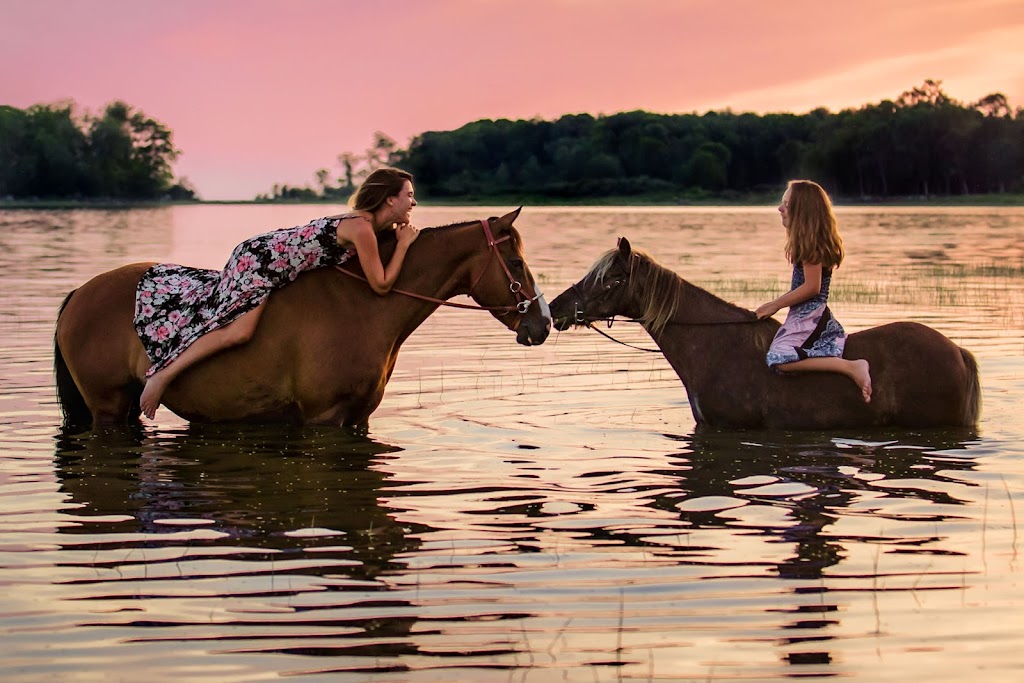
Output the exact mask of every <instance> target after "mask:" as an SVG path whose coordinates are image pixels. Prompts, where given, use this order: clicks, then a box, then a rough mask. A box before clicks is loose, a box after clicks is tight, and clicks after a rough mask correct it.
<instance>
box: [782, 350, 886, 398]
mask: <svg viewBox="0 0 1024 683" xmlns="http://www.w3.org/2000/svg"><path fill="white" fill-rule="evenodd" d="M775 368H776V369H777V370H779V371H780V372H838V373H839V374H841V375H846V376H847V377H849V378H850V379H852V380H853V381H854V382H855V383H856V384H857V386H858V387H859V388H860V393H861V395H862V396H863V397H864V402H865V403H868V402H870V401H871V366H870V365H868V362H867V361H866V360H864V359H860V358H859V359H857V360H847V359H845V358H833V357H826V358H805V359H804V360H798V361H793V362H792V363H783V364H782V365H776V366H775Z"/></svg>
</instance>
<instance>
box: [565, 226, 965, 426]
mask: <svg viewBox="0 0 1024 683" xmlns="http://www.w3.org/2000/svg"><path fill="white" fill-rule="evenodd" d="M551 311H552V316H553V317H554V319H555V324H556V327H557V328H558V329H563V330H564V329H566V328H568V327H570V326H571V325H573V324H584V325H586V324H589V323H590V322H593V321H595V320H602V319H607V318H612V317H614V316H626V317H629V318H635V319H639V320H640V321H641V322H643V324H644V327H645V328H646V329H647V331H648V332H649V333H650V334H651V337H652V338H653V339H654V341H655V342H656V343H657V345H658V347H659V348H660V349H661V351H662V352H663V353H664V354H665V358H666V360H668V362H669V363H670V364H671V365H672V368H673V369H674V370H675V371H676V374H677V375H679V378H680V380H682V382H683V385H684V386H685V387H686V392H687V395H688V397H689V402H690V408H691V410H692V412H693V417H694V420H696V422H697V424H698V425H707V426H711V427H724V428H770V429H827V428H834V427H882V426H898V427H952V426H964V427H970V426H973V425H974V424H975V423H976V422H977V419H978V414H979V410H980V387H979V380H978V366H977V363H976V362H975V360H974V357H973V356H972V355H971V353H970V352H969V351H967V350H965V349H962V348H960V347H959V346H957V345H956V344H954V343H953V342H952V341H950V340H949V339H948V338H946V337H945V336H943V335H942V334H940V333H939V332H937V331H935V330H934V329H932V328H930V327H927V326H925V325H920V324H918V323H913V322H897V323H891V324H888V325H882V326H879V327H874V328H871V329H868V330H864V331H861V332H857V333H854V334H851V335H850V336H849V338H848V339H847V342H846V349H845V352H844V354H843V356H844V357H845V358H849V359H857V358H863V359H866V360H867V361H868V362H869V363H870V366H871V377H872V384H873V388H874V391H873V393H872V397H871V402H870V403H865V402H864V401H863V399H862V398H861V395H860V391H859V389H858V388H857V386H856V385H855V384H854V383H853V382H851V381H850V380H849V379H848V378H846V377H844V376H841V375H838V374H834V373H824V372H806V373H790V374H787V375H781V374H779V373H776V372H774V371H772V370H771V369H769V368H768V367H767V365H766V364H765V354H766V352H767V350H768V347H769V345H770V344H771V341H772V338H773V337H774V336H775V332H776V331H777V330H778V329H779V323H778V322H777V321H775V320H772V319H770V318H768V319H765V320H757V319H756V317H755V316H754V314H753V313H752V312H751V311H748V310H745V309H742V308H740V307H738V306H734V305H733V304H730V303H727V302H725V301H723V300H722V299H719V298H718V297H716V296H714V295H713V294H710V293H709V292H706V291H704V290H703V289H701V288H699V287H696V286H694V285H692V284H690V283H689V282H687V281H686V280H684V279H682V278H680V277H679V276H678V275H676V274H675V273H672V272H671V271H669V270H668V269H666V268H664V267H662V266H660V265H658V264H657V263H656V262H654V260H653V259H651V258H650V257H649V256H647V255H645V254H642V253H638V252H634V251H633V250H632V248H631V247H630V244H629V242H628V241H627V240H626V239H625V238H623V239H620V240H619V248H618V249H617V250H612V251H609V252H608V253H607V254H605V255H604V256H603V257H602V258H601V259H600V260H599V261H598V263H597V264H595V266H594V268H593V269H591V271H590V272H589V273H588V274H587V275H586V276H585V277H584V278H583V279H582V280H580V281H579V282H578V283H576V284H575V285H573V286H572V287H570V288H569V289H567V290H566V291H565V292H563V293H561V294H559V295H558V296H557V297H556V298H555V300H554V301H553V302H552V304H551Z"/></svg>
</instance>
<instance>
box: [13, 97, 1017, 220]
mask: <svg viewBox="0 0 1024 683" xmlns="http://www.w3.org/2000/svg"><path fill="white" fill-rule="evenodd" d="M178 155H179V151H178V150H177V149H176V148H175V147H174V144H173V141H172V134H171V130H170V129H169V128H168V127H167V126H165V125H164V124H162V123H160V122H158V121H156V120H154V119H152V118H149V117H147V116H146V115H144V114H143V113H142V112H139V111H136V110H134V109H133V108H132V107H130V106H129V105H127V104H125V103H123V102H114V103H112V104H110V105H108V106H107V108H106V110H105V111H104V112H103V113H102V114H101V115H99V116H92V115H85V116H77V115H76V114H75V111H74V104H73V103H62V104H55V105H35V106H32V107H29V108H28V109H25V110H21V109H16V108H14V107H9V106H0V199H3V198H14V199H20V198H63V199H86V200H88V199H93V198H97V199H118V200H151V199H172V200H189V199H194V198H195V192H194V191H193V190H192V188H190V187H189V186H188V183H187V182H186V181H178V180H176V179H175V178H174V176H173V173H172V170H171V166H172V164H173V162H174V161H175V159H177V157H178ZM385 164H387V165H393V166H399V167H401V168H405V169H407V170H409V171H411V172H412V173H413V174H415V176H416V187H417V193H418V194H419V195H420V196H421V197H423V198H435V199H440V200H451V201H481V200H487V199H488V198H503V199H520V200H523V201H531V200H536V201H542V200H550V201H570V202H573V201H575V202H588V201H596V200H601V199H605V198H621V199H625V200H629V199H631V198H632V199H633V200H635V201H638V202H640V201H662V202H687V201H701V200H709V201H713V200H725V201H731V200H732V201H744V200H750V199H752V198H753V199H757V198H758V197H763V196H765V195H767V194H770V193H777V192H778V191H779V190H780V188H781V186H782V185H783V184H784V183H785V181H786V180H787V179H790V178H813V179H815V180H817V181H819V182H820V183H822V185H824V186H825V187H826V189H828V190H829V191H830V192H831V193H832V194H833V195H835V196H837V197H845V198H863V199H865V200H872V199H886V198H930V197H955V196H967V195H975V194H984V195H990V194H999V193H1021V192H1024V109H1022V108H1017V109H1016V110H1014V109H1011V107H1010V105H1009V103H1008V102H1007V100H1006V98H1005V97H1004V96H1003V95H1001V94H993V95H989V96H988V97H985V98H983V99H981V100H980V101H978V102H974V103H970V104H964V103H961V102H958V101H956V100H954V99H953V98H951V97H949V96H948V95H947V94H946V93H945V92H943V91H942V88H941V83H940V82H938V81H925V83H924V84H923V85H922V86H920V87H917V88H914V89H912V90H909V91H907V92H905V93H903V94H902V95H900V97H899V98H897V99H896V100H895V101H890V100H886V101H883V102H880V103H878V104H871V105H866V106H863V107H861V108H859V109H846V110H843V111H840V112H838V113H832V112H829V111H828V110H826V109H816V110H814V111H812V112H809V113H807V114H799V115H798V114H787V113H778V114H763V115H760V114H750V113H741V114H736V113H733V112H731V111H712V112H707V113H704V114H697V113H693V114H654V113H649V112H644V111H634V112H626V113H620V114H614V115H609V116H596V117H595V116H591V115H589V114H572V115H566V116H562V117H561V118H559V119H557V120H553V121H545V120H542V119H531V120H519V121H510V120H505V119H502V120H497V121H492V120H481V121H475V122H472V123H468V124H466V125H464V126H462V127H461V128H459V129H457V130H453V131H443V132H435V131H432V132H426V133H422V134H420V135H418V136H416V137H415V138H413V139H412V141H411V142H410V144H409V147H408V149H402V148H400V147H399V146H398V144H397V143H396V142H395V141H394V140H393V139H392V138H390V137H389V136H387V135H386V134H384V133H382V132H377V133H376V134H375V137H374V141H373V144H372V146H371V147H370V149H368V150H366V151H365V152H364V153H361V154H357V153H352V152H346V153H344V154H341V155H339V156H338V157H337V167H336V169H335V170H334V171H332V170H329V169H327V168H321V169H319V170H317V171H316V172H315V177H316V183H315V185H313V186H305V187H294V186H291V187H290V186H288V185H275V186H274V187H273V189H272V190H271V191H270V192H268V193H267V194H263V195H259V196H257V197H256V199H257V200H262V201H280V200H292V201H296V200H297V201H315V200H331V201H338V200H342V199H344V198H346V197H347V196H348V195H349V194H350V193H351V192H352V190H353V188H354V187H356V186H357V185H358V184H359V181H360V180H361V179H362V178H363V177H365V176H366V174H368V173H369V172H370V171H371V170H373V169H374V168H377V167H379V166H382V165H385Z"/></svg>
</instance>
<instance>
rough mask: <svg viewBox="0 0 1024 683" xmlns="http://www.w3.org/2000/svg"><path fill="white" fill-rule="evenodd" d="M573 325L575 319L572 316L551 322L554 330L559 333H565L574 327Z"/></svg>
mask: <svg viewBox="0 0 1024 683" xmlns="http://www.w3.org/2000/svg"><path fill="white" fill-rule="evenodd" d="M572 323H573V319H572V317H571V316H568V315H567V316H565V317H564V318H555V319H554V320H552V321H551V324H552V325H554V328H555V329H556V330H558V331H559V332H564V331H565V330H567V329H569V328H570V327H572Z"/></svg>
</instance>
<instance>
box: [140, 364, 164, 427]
mask: <svg viewBox="0 0 1024 683" xmlns="http://www.w3.org/2000/svg"><path fill="white" fill-rule="evenodd" d="M167 382H168V379H165V378H164V377H163V373H162V372H157V373H155V374H154V375H153V376H152V377H150V378H149V379H148V380H146V386H145V387H143V389H142V396H140V397H139V407H140V408H142V414H143V415H145V416H146V417H148V418H149V419H150V420H152V419H153V418H154V417H156V409H157V408H159V407H160V399H161V398H162V397H163V395H164V389H166V388H167Z"/></svg>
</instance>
